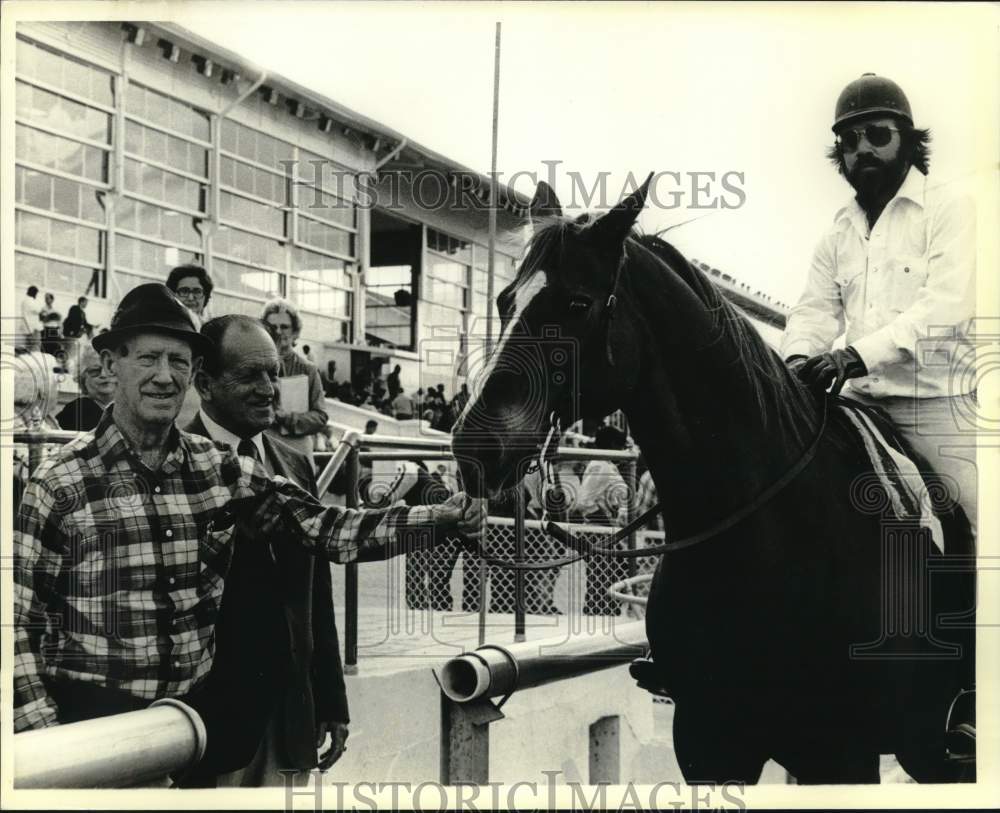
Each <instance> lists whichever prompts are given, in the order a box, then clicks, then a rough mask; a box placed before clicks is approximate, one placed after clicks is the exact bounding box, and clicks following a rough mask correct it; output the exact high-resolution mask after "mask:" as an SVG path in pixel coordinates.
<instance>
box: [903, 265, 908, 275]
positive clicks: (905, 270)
mask: <svg viewBox="0 0 1000 813" xmlns="http://www.w3.org/2000/svg"><path fill="white" fill-rule="evenodd" d="M903 271H904V272H905V273H907V274H909V273H910V266H906V267H905V268H904V269H903Z"/></svg>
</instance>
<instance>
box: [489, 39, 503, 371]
mask: <svg viewBox="0 0 1000 813" xmlns="http://www.w3.org/2000/svg"><path fill="white" fill-rule="evenodd" d="M499 125H500V22H499V20H498V21H497V30H496V44H495V45H494V54H493V149H492V153H491V156H490V211H489V231H490V235H489V247H488V252H489V253H488V257H489V259H488V260H487V266H486V305H487V311H486V348H485V349H486V355H487V356H488V355H489V354H490V352H491V351H492V350H493V307H494V306H493V300H494V298H495V297H496V292H495V290H494V279H495V276H496V235H497V198H498V197H499V196H498V195H497V134H498V132H499Z"/></svg>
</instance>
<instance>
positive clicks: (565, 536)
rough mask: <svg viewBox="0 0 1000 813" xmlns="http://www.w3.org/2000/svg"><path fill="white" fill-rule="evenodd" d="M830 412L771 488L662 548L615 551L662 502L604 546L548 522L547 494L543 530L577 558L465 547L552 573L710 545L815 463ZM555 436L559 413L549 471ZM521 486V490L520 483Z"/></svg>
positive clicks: (503, 564) (542, 455) (546, 456)
mask: <svg viewBox="0 0 1000 813" xmlns="http://www.w3.org/2000/svg"><path fill="white" fill-rule="evenodd" d="M828 412H829V399H828V398H823V415H822V418H821V420H820V426H819V429H818V430H817V431H816V435H815V437H814V438H813V439H812V441H811V442H810V443H809V446H808V447H806V449H805V451H804V452H803V453H802V454H801V455H800V456H799V458H798V460H796V461H795V463H794V464H793V465H792V466H791V468H789V469H788V470H787V471H786V472H785V473H784V474H782V475H781V476H780V477H779V478H778V479H777V480H775V481H774V482H773V483H771V484H770V485H769V486H767V488H765V489H763V490H762V491H761V492H760V493H758V494H757V495H756V496H755V497H754V498H753V499H752V500H750V501H749V502H748V503H746V504H745V505H743V506H741V507H740V508H738V509H736V510H735V511H733V512H732V513H731V514H729V515H728V516H726V517H724V518H723V519H721V520H719V521H718V522H716V523H714V524H712V525H710V526H709V527H708V528H705V529H704V530H701V531H698V532H697V533H694V534H690V535H689V536H685V537H682V538H681V539H677V540H674V541H672V542H665V543H664V544H662V545H655V546H652V547H648V548H636V549H632V550H616V549H615V545H617V544H618V543H619V542H621V541H622V540H623V539H625V538H626V537H628V536H629V535H630V534H632V533H633V532H635V531H637V530H639V529H640V528H642V527H643V526H644V525H645V524H646V523H647V522H649V520H650V519H652V518H653V517H654V516H656V515H657V514H658V513H659V512H660V504H659V503H656V505H654V506H653V507H652V508H650V509H649V510H648V511H645V512H643V513H642V514H641V515H640V516H638V517H636V518H635V519H633V520H632V521H631V522H629V523H628V524H627V525H625V526H624V527H622V528H619V529H618V530H616V531H615V532H614V533H613V534H611V537H610V539H608V540H607V541H606V542H605V544H604V545H603V546H600V545H596V544H594V543H590V542H586V541H584V540H582V539H577V538H575V537H574V536H573V535H572V534H571V533H570V532H569V531H567V530H566V529H565V528H563V527H561V525H560V524H559V523H556V522H553V521H551V520H548V519H547V514H548V510H547V508H548V506H547V505H546V501H545V499H544V492H543V499H542V512H543V513H542V520H541V521H542V527H543V528H544V529H545V531H546V532H547V533H548V534H549V535H550V536H552V537H553V538H554V539H555V540H556V541H558V542H560V543H561V544H563V545H565V546H566V547H569V548H573V549H574V550H575V551H577V555H575V556H569V557H566V558H564V559H556V560H553V561H550V562H511V561H510V560H509V559H498V558H496V557H493V556H489V555H488V554H487V553H486V550H485V548H484V547H483V545H482V543H474V542H472V541H471V540H469V539H466V538H465V537H462V544H463V545H464V546H465V548H466V550H468V551H469V552H470V553H472V554H474V555H475V556H478V557H480V558H481V559H483V560H484V561H485V562H486V564H488V565H490V566H493V567H500V568H504V569H506V570H550V569H552V568H556V567H564V566H566V565H570V564H574V563H575V562H579V561H581V560H583V559H589V558H590V557H592V556H608V557H611V558H614V559H639V558H642V557H646V556H661V555H663V554H665V553H675V552H677V551H680V550H684V549H685V548H691V547H694V546H695V545H698V544H700V543H702V542H707V541H708V540H710V539H713V538H714V537H716V536H718V535H719V534H721V533H723V532H724V531H727V530H729V529H730V528H732V527H734V526H735V525H737V524H738V523H740V522H742V521H743V520H744V519H746V518H747V517H749V516H751V515H752V514H754V513H755V512H756V511H758V510H760V509H761V508H762V507H763V506H764V505H765V504H766V503H768V502H769V501H770V500H772V499H774V498H775V497H776V496H777V495H778V494H779V493H780V492H781V491H782V490H783V489H784V488H785V487H786V486H788V485H789V484H790V483H791V482H792V481H793V480H794V479H795V478H796V477H798V476H799V475H800V474H801V473H802V472H803V471H804V470H805V469H806V468H807V467H808V466H809V464H810V463H811V462H812V461H813V458H815V456H816V452H817V450H818V449H819V444H820V441H821V440H822V439H823V435H824V434H825V432H826V425H827V418H828ZM553 437H556V438H558V437H559V419H558V418H557V417H556V416H555V413H552V415H551V416H550V427H549V433H548V435H547V436H546V439H545V442H544V443H543V444H542V446H541V449H540V452H539V457H538V465H540V466H543V467H546V468H547V467H549V466H551V465H552V463H551V458H552V457H553V456H554V453H553V452H550V451H549V449H550V448H551V441H552V439H553ZM543 470H544V469H543ZM548 477H549V475H548V473H546V475H545V478H546V480H548ZM517 487H518V488H520V487H521V486H520V482H519V483H518V486H517Z"/></svg>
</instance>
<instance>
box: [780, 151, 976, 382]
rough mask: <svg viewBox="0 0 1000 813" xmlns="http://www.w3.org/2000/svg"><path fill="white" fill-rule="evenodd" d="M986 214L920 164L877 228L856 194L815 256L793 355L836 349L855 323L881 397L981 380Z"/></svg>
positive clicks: (795, 325)
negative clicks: (981, 241) (982, 222)
mask: <svg viewBox="0 0 1000 813" xmlns="http://www.w3.org/2000/svg"><path fill="white" fill-rule="evenodd" d="M975 308H976V211H975V205H974V203H973V201H972V200H971V199H970V198H967V197H965V198H963V197H953V196H951V195H949V194H948V192H946V191H945V190H944V189H942V188H937V189H928V188H927V178H926V177H925V176H924V175H922V174H921V173H920V172H919V171H918V170H916V169H912V168H911V169H910V171H909V173H908V174H907V176H906V179H905V180H904V181H903V184H902V186H900V188H899V191H898V192H897V193H896V195H895V197H894V198H893V199H892V200H890V201H889V203H888V204H887V205H886V207H885V209H884V211H883V212H882V214H881V215H880V216H879V219H878V221H877V222H876V223H875V227H874V228H873V229H871V232H870V233H869V228H868V220H867V217H866V216H865V213H864V211H863V210H862V209H861V207H860V206H859V205H858V203H857V201H855V200H854V199H852V200H851V201H850V202H849V203H848V204H847V205H846V206H844V207H843V208H842V209H840V210H839V211H838V212H837V214H836V217H835V218H834V224H833V227H832V228H831V229H830V230H829V231H828V232H827V233H826V234H825V235H824V236H823V238H822V240H820V243H819V245H818V246H817V248H816V252H815V254H814V255H813V260H812V265H811V267H810V269H809V278H808V281H807V283H806V290H805V293H803V295H802V298H801V299H800V300H799V303H798V304H797V305H796V306H795V307H794V308H793V309H792V312H791V314H790V315H789V317H788V323H787V325H786V327H785V333H784V336H783V337H782V342H781V354H782V356H784V357H786V358H787V357H788V356H791V355H796V354H802V355H806V356H813V355H816V354H818V353H822V352H825V351H826V350H829V349H830V347H831V345H832V344H833V342H834V341H835V340H836V339H837V338H838V337H839V336H840V335H841V334H842V333H843V332H844V327H845V322H846V327H847V335H846V343H847V344H848V345H852V346H853V347H854V349H855V350H857V351H858V353H859V355H860V356H861V358H862V359H863V360H864V362H865V364H866V365H867V367H868V371H869V375H867V376H864V377H862V378H856V379H853V380H851V381H850V382H849V383H850V386H851V387H853V388H855V389H857V390H858V391H860V392H862V393H864V394H865V395H870V396H872V397H875V398H880V397H887V396H893V395H899V396H906V397H910V398H913V397H918V398H932V397H938V396H947V395H963V394H965V393H968V392H970V391H972V390H973V389H974V388H975V386H976V376H975V346H974V345H973V343H972V341H971V340H970V339H969V337H968V333H969V329H970V326H971V320H972V318H973V316H974V315H975Z"/></svg>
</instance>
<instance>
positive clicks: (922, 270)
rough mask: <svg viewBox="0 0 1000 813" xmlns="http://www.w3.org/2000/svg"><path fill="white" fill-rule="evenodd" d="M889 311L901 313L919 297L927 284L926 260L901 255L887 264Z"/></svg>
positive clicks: (924, 258)
mask: <svg viewBox="0 0 1000 813" xmlns="http://www.w3.org/2000/svg"><path fill="white" fill-rule="evenodd" d="M887 270H888V272H889V302H888V304H889V309H890V310H891V311H893V312H894V313H902V312H903V311H905V310H906V309H907V308H909V307H910V306H911V305H912V304H913V303H914V302H916V301H917V297H918V296H919V295H920V289H921V288H923V287H924V285H926V284H927V258H926V257H920V256H916V255H910V256H907V255H902V256H899V257H897V258H894V259H893V260H891V261H890V262H889V266H888V269H887Z"/></svg>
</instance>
